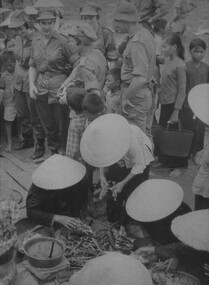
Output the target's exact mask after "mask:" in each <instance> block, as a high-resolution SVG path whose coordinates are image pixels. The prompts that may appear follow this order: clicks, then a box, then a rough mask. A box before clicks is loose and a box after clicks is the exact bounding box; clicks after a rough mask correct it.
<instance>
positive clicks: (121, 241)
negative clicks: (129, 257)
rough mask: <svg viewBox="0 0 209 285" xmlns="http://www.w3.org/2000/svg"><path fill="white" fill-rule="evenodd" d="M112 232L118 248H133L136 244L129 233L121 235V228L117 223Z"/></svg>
mask: <svg viewBox="0 0 209 285" xmlns="http://www.w3.org/2000/svg"><path fill="white" fill-rule="evenodd" d="M111 234H112V236H113V239H114V246H115V248H116V249H118V250H122V251H123V250H132V249H133V245H134V239H133V238H131V237H129V236H127V235H119V228H118V226H117V225H116V226H115V227H113V228H112V230H111Z"/></svg>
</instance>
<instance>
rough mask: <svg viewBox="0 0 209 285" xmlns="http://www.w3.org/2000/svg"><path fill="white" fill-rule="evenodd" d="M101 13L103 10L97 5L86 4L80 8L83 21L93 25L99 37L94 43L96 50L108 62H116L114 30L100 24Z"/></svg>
mask: <svg viewBox="0 0 209 285" xmlns="http://www.w3.org/2000/svg"><path fill="white" fill-rule="evenodd" d="M100 11H101V8H100V7H99V6H98V5H96V4H95V3H92V2H88V3H85V4H84V5H83V6H82V7H81V8H80V16H81V20H82V21H84V22H85V23H87V24H89V25H91V26H92V28H93V29H94V31H95V33H96V35H97V39H96V40H95V41H94V43H93V46H94V48H97V49H98V50H100V51H101V53H102V54H103V55H104V56H105V58H106V59H107V61H109V62H111V61H115V60H116V59H117V52H116V46H115V40H114V34H113V30H112V29H111V28H106V27H103V26H102V25H101V24H100V22H99V18H100Z"/></svg>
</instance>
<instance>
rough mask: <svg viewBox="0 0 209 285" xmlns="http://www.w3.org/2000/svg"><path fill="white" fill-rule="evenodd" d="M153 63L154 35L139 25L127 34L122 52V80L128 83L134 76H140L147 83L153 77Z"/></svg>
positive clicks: (154, 55)
mask: <svg viewBox="0 0 209 285" xmlns="http://www.w3.org/2000/svg"><path fill="white" fill-rule="evenodd" d="M155 63H156V51H155V40H154V37H153V36H152V35H151V33H150V32H149V31H148V30H147V29H145V28H143V27H139V29H138V30H137V31H136V32H135V33H133V34H131V35H129V40H128V42H127V45H126V49H125V50H124V52H123V64H122V68H121V78H122V81H123V82H125V83H127V84H130V83H131V81H132V79H133V78H134V76H142V77H144V78H145V79H146V81H147V83H149V82H150V80H151V79H153V77H154V72H155Z"/></svg>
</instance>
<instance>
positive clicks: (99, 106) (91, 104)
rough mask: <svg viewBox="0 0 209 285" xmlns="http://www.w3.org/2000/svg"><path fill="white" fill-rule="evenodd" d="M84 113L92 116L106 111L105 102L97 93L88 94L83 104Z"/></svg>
mask: <svg viewBox="0 0 209 285" xmlns="http://www.w3.org/2000/svg"><path fill="white" fill-rule="evenodd" d="M82 108H83V111H88V112H89V113H90V114H92V115H96V114H98V113H100V112H102V111H104V109H105V102H104V100H103V99H102V97H101V96H100V95H98V94H96V93H91V92H90V93H88V94H87V95H86V96H85V98H84V99H83V102H82Z"/></svg>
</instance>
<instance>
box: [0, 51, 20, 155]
mask: <svg viewBox="0 0 209 285" xmlns="http://www.w3.org/2000/svg"><path fill="white" fill-rule="evenodd" d="M15 62H16V60H15V56H14V53H13V52H12V51H5V52H4V53H3V54H2V65H3V66H4V70H5V71H4V72H3V74H2V77H1V79H0V88H1V89H3V106H4V120H5V128H6V135H7V147H6V148H5V151H7V152H11V150H12V123H13V122H14V120H15V117H16V114H17V111H16V96H15V94H14V88H13V87H14V86H13V85H14V81H15V74H14V73H15Z"/></svg>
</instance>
